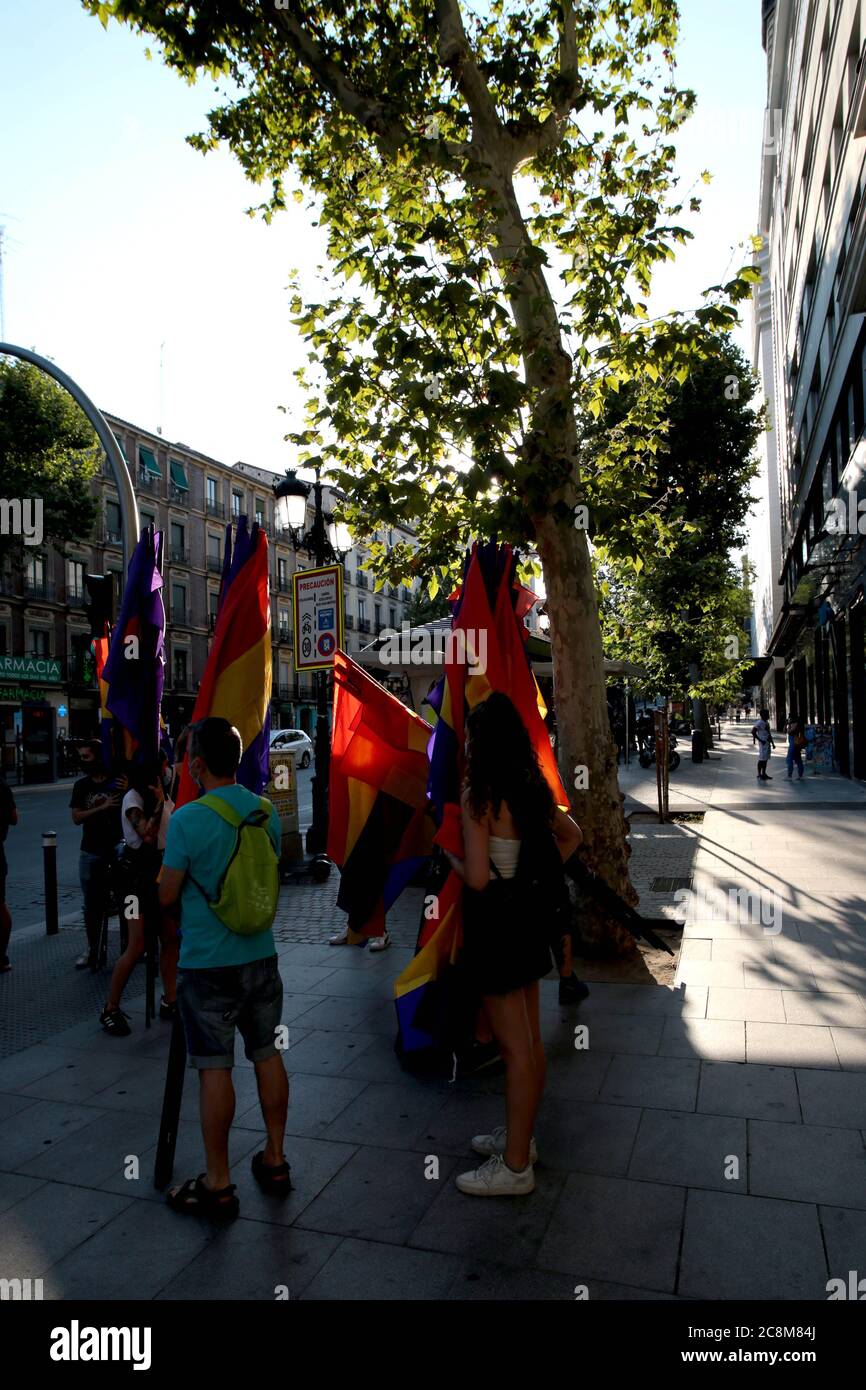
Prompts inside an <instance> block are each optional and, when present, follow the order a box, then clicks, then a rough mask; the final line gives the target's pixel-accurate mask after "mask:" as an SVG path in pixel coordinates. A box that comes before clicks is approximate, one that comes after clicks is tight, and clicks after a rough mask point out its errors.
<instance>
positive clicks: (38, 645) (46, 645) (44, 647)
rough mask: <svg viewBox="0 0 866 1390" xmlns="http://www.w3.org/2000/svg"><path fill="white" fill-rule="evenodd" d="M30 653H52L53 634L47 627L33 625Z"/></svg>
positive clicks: (32, 654) (48, 654) (42, 654)
mask: <svg viewBox="0 0 866 1390" xmlns="http://www.w3.org/2000/svg"><path fill="white" fill-rule="evenodd" d="M30 655H31V656H50V655H51V634H50V632H48V631H47V630H46V629H45V628H42V627H32V628H31V629H30Z"/></svg>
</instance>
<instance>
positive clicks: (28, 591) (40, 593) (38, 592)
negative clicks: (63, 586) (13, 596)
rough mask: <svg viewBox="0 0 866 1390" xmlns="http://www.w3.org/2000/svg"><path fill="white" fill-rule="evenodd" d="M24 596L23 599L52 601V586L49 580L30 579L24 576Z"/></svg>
mask: <svg viewBox="0 0 866 1390" xmlns="http://www.w3.org/2000/svg"><path fill="white" fill-rule="evenodd" d="M24 596H25V598H35V599H42V600H43V602H45V601H53V599H54V585H53V584H52V583H51V581H50V579H31V578H29V576H27V575H25V576H24Z"/></svg>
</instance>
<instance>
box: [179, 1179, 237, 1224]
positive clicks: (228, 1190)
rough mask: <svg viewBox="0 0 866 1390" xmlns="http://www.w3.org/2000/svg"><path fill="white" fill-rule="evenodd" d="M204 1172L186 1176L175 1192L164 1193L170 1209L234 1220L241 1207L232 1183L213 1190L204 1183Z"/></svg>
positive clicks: (217, 1218) (219, 1219)
mask: <svg viewBox="0 0 866 1390" xmlns="http://www.w3.org/2000/svg"><path fill="white" fill-rule="evenodd" d="M204 1176H205V1175H204V1173H199V1175H198V1177H197V1178H187V1180H186V1182H185V1183H184V1184H183V1186H182V1187H179V1188H178V1189H177V1191H176V1192H168V1193H166V1198H165V1200H166V1201H167V1202H168V1205H169V1206H170V1207H171V1209H172V1211H185V1212H188V1213H192V1214H193V1215H194V1216H198V1215H201V1216H212V1217H214V1218H215V1219H216V1220H218V1221H234V1219H235V1217H236V1216H237V1215H238V1213H239V1212H240V1209H241V1204H240V1202H239V1201H238V1199H237V1197H236V1196H235V1188H234V1183H231V1184H230V1185H229V1186H228V1187H221V1188H220V1189H219V1190H218V1191H213V1190H211V1188H209V1187H205V1185H204V1181H203V1179H204Z"/></svg>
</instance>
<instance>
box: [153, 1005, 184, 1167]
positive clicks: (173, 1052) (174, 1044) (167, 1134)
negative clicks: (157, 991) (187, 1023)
mask: <svg viewBox="0 0 866 1390" xmlns="http://www.w3.org/2000/svg"><path fill="white" fill-rule="evenodd" d="M185 1062H186V1038H185V1036H184V1031H183V1024H182V1023H181V1021H180V1014H175V1016H174V1020H173V1022H172V1025H171V1044H170V1046H169V1050H168V1066H167V1067H166V1070H165V1091H164V1092H163V1098H162V1115H161V1116H160V1121H159V1138H158V1139H157V1141H156V1162H155V1163H154V1169H153V1185H154V1187H157V1188H159V1189H160V1190H161V1189H162V1188H164V1187H167V1186H168V1184H169V1182H170V1181H171V1174H172V1169H173V1168H174V1151H175V1148H176V1147H177V1130H178V1125H179V1124H180V1107H181V1102H182V1101H183V1077H184V1072H185V1070H186V1068H185V1066H184V1063H185Z"/></svg>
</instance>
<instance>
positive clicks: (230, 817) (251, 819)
mask: <svg viewBox="0 0 866 1390" xmlns="http://www.w3.org/2000/svg"><path fill="white" fill-rule="evenodd" d="M258 801H259V805H258V809H257V810H255V811H250V812H249V814H248V815H246V816H244V815H242V814H241V812H240V811H236V810H235V808H234V807H233V806H230V805H229V803H228V802H227V801H224V800H223V798H222V797H221V796H213V795H212V793H210V792H208V793H207V794H206V795H205V796H200V797H199V798H198V800H197V801H193V802H190V805H192V806H205V807H206V808H207V810H208V811H214V812H215V813H216V814H217V815H218V816H219V818H220V820H224V821H225V822H226V824H227V825H230V826H231V827H232V829H233V830H234V832H235V848H237V836H238V835H240V832H241V828H242V827H243V826H245V825H264V824H265V822H266V821H267V819H268V817H269V814H270V811H269V810H267V811H266V810H265V806H266V804H267V803H266V801H265V798H264V797H262V796H260V797H259V798H258ZM187 878H188V879H189V881H190V883H191V884H193V886H194V887H195V888H197V889H198V891H199V892H200V893H201V895H202V897H203V898H204V900H205V902H206V903H207V904H208V907H210V901H211V900H210V898H209V897H208V895H207V893H206V892H205V891H204V889H203V888H202V886H201V884H200V883H199V881H198V879H195V878H193V876H192V874H191V873H189V872H187Z"/></svg>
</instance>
